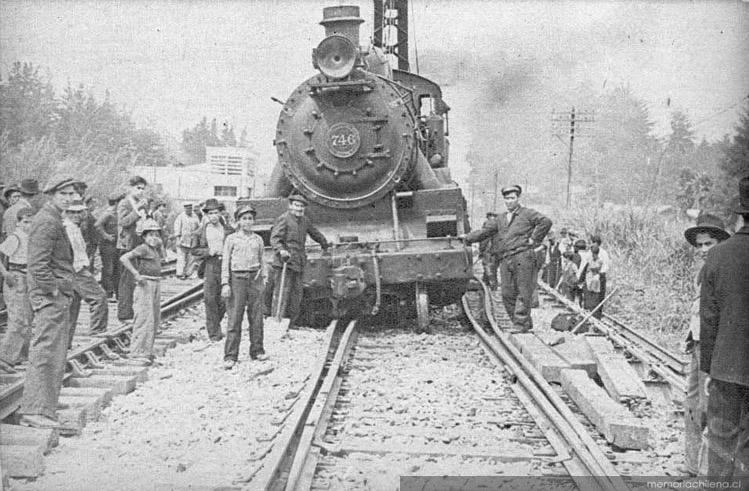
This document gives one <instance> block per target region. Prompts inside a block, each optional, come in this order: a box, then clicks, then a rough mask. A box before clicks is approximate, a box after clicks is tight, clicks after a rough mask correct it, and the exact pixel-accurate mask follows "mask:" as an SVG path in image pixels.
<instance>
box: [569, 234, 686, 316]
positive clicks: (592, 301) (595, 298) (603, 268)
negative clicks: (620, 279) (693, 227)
mask: <svg viewBox="0 0 749 491" xmlns="http://www.w3.org/2000/svg"><path fill="white" fill-rule="evenodd" d="M685 233H686V232H685ZM602 242H603V241H602V240H601V236H600V235H591V236H590V244H591V246H590V249H591V250H590V252H587V251H586V252H587V253H586V254H581V255H580V259H581V263H580V273H581V274H582V273H583V272H585V273H587V271H588V270H589V268H590V266H589V265H590V260H591V259H592V257H593V254H592V251H593V246H596V247H597V248H598V261H599V262H600V269H599V270H598V277H599V279H600V284H599V288H600V289H599V291H597V292H592V293H595V295H592V294H591V292H590V291H588V292H586V293H585V296H586V298H587V300H586V302H587V305H588V306H587V307H585V308H587V309H588V310H592V309H594V308H595V307H596V306H597V305H599V304H600V303H601V302H603V299H604V298H606V278H607V275H608V272H609V269H610V268H611V256H609V253H608V252H607V251H606V249H604V248H603V247H601V244H602ZM580 281H582V278H581V279H580ZM593 317H595V318H596V319H600V318H601V317H603V307H601V308H599V309H598V310H597V311H596V312H595V313H594V314H593Z"/></svg>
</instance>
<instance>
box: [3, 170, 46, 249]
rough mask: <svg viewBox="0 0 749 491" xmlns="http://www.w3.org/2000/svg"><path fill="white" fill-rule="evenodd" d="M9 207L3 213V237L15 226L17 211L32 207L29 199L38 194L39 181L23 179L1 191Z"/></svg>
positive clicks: (10, 232) (11, 231)
mask: <svg viewBox="0 0 749 491" xmlns="http://www.w3.org/2000/svg"><path fill="white" fill-rule="evenodd" d="M3 194H4V195H5V197H6V199H7V200H8V203H9V205H10V207H9V208H8V209H7V210H5V213H3V237H8V236H10V234H12V233H13V230H15V228H16V220H17V216H18V211H19V210H21V209H22V208H31V209H32V210H34V207H33V206H32V204H31V201H30V200H31V199H32V198H33V197H34V196H36V195H37V194H39V183H38V182H37V180H36V179H24V180H22V181H21V182H20V183H19V184H18V185H17V186H10V187H8V188H6V189H5V191H4V193H3Z"/></svg>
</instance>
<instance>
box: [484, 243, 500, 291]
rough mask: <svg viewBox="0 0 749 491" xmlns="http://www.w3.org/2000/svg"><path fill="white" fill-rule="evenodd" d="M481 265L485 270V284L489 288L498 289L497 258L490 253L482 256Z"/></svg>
mask: <svg viewBox="0 0 749 491" xmlns="http://www.w3.org/2000/svg"><path fill="white" fill-rule="evenodd" d="M481 265H482V266H483V268H484V278H483V279H484V282H485V283H486V284H487V286H488V287H489V288H491V289H492V290H495V289H496V288H497V267H498V264H497V258H496V257H495V256H494V254H492V253H490V252H485V253H484V254H482V255H481Z"/></svg>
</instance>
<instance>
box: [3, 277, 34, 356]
mask: <svg viewBox="0 0 749 491" xmlns="http://www.w3.org/2000/svg"><path fill="white" fill-rule="evenodd" d="M8 276H11V277H13V278H14V279H15V280H16V284H15V286H12V287H11V286H10V285H9V284H8V281H7V280H5V281H4V283H5V284H4V285H3V296H4V297H5V304H6V305H7V308H8V329H7V330H6V331H5V335H4V336H3V339H2V342H0V360H2V361H4V362H6V363H7V364H9V365H15V364H16V363H19V362H20V361H22V360H24V359H25V358H27V357H28V353H29V341H30V340H31V322H32V320H33V318H34V314H33V312H32V310H31V303H30V302H29V294H28V291H27V288H26V285H27V283H26V273H23V272H21V271H8Z"/></svg>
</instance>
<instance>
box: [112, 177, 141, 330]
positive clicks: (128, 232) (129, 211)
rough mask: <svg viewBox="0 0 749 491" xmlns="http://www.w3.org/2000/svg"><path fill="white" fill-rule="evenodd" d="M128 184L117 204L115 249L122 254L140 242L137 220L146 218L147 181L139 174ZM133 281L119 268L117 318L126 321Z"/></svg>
mask: <svg viewBox="0 0 749 491" xmlns="http://www.w3.org/2000/svg"><path fill="white" fill-rule="evenodd" d="M128 183H129V184H130V186H129V187H128V189H127V193H126V194H125V197H124V198H123V199H122V200H121V201H120V202H119V203H118V204H117V249H118V254H119V255H120V256H122V255H123V254H125V253H126V252H128V251H131V250H133V249H134V248H135V246H137V245H138V244H140V242H141V238H140V236H139V235H138V222H140V221H142V220H145V219H146V213H147V211H148V200H147V199H144V197H143V194H144V193H145V189H146V186H147V185H148V183H147V182H146V180H145V179H143V178H142V177H140V176H133V177H131V178H130V180H129V181H128ZM134 288H135V281H134V280H133V276H132V275H131V274H130V272H129V271H128V270H120V281H119V284H118V287H117V290H118V293H117V318H118V319H119V320H121V321H126V320H129V319H132V318H133V289H134Z"/></svg>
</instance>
